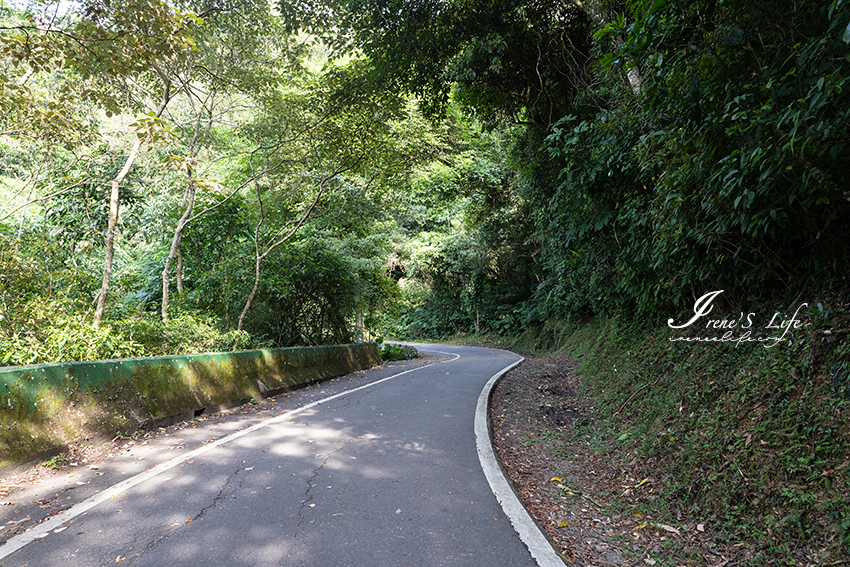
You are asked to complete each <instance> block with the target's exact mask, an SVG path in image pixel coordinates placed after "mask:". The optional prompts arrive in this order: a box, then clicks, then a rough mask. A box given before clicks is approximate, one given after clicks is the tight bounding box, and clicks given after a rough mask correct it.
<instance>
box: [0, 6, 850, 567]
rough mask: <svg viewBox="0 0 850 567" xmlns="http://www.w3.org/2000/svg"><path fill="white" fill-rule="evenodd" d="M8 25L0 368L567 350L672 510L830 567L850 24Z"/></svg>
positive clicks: (736, 13)
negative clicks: (306, 348)
mask: <svg viewBox="0 0 850 567" xmlns="http://www.w3.org/2000/svg"><path fill="white" fill-rule="evenodd" d="M0 19H2V25H0V45H2V50H0V60H2V63H3V67H2V68H3V70H4V72H3V73H2V74H0V110H2V113H0V363H2V364H6V365H16V364H29V363H37V362H48V361H57V360H79V359H96V358H112V357H125V356H142V355H153V354H172V353H178V352H182V353H186V352H199V351H205V350H231V349H242V348H256V347H265V346H289V345H317V344H327V343H340V342H349V341H352V340H357V339H359V338H361V337H362V338H366V339H371V338H378V337H385V338H393V339H406V340H413V339H415V340H426V339H436V338H444V337H448V336H450V337H454V339H455V340H464V341H472V342H475V341H479V342H481V341H486V342H491V343H497V344H501V345H508V346H511V345H512V346H515V347H517V348H522V349H526V350H532V351H546V352H551V351H555V350H561V349H565V351H566V352H568V353H571V354H573V355H574V356H577V357H580V359H581V372H582V379H583V383H584V387H585V388H586V389H587V392H588V393H592V394H593V395H594V396H596V398H597V399H598V400H599V403H598V404H597V405H596V410H597V411H599V412H602V413H604V414H606V417H605V420H604V421H602V422H595V423H605V424H606V425H605V426H604V427H603V426H601V425H598V426H597V425H595V426H594V427H597V429H594V430H593V431H592V434H593V435H594V436H597V437H598V438H600V439H607V440H609V441H611V440H613V441H614V442H615V444H616V445H618V446H620V447H621V448H622V450H624V451H625V450H629V451H638V452H639V453H640V454H642V455H645V456H647V458H652V459H656V460H657V461H658V462H661V463H663V464H664V466H667V467H669V470H670V475H671V477H670V478H671V479H672V480H671V482H670V483H668V485H667V486H668V489H669V493H670V494H671V495H674V496H675V498H676V499H677V502H680V503H681V504H682V505H683V506H690V507H692V508H693V510H694V511H695V513H699V514H702V513H705V514H708V513H710V514H712V515H714V516H717V517H719V518H725V519H726V521H727V525H728V526H729V527H730V529H734V530H737V531H739V532H740V533H742V534H745V535H747V537H749V538H750V541H753V542H755V541H759V542H764V545H763V546H762V547H760V548H759V549H762V551H763V553H764V555H763V557H764V558H768V559H764V560H763V562H764V563H765V564H769V563H770V562H771V561H778V560H779V559H778V558H781V557H784V558H785V559H784V561H786V562H787V563H788V564H794V562H795V561H796V562H797V564H800V562H802V560H801V559H798V558H795V557H794V556H793V550H794V549H796V547H795V546H798V544H799V543H800V542H804V541H812V542H816V543H814V544H813V545H816V546H817V547H818V549H817V553H819V554H821V555H820V556H819V557H821V559H822V560H823V561H827V562H828V561H832V562H833V563H834V564H839V563H836V562H841V561H845V559H846V557H847V554H848V551H849V549H850V541H848V535H847V534H848V532H850V519H848V517H847V515H846V511H845V510H844V508H843V507H842V506H841V505H840V503H841V502H846V501H847V495H848V491H847V483H848V459H850V455H848V451H847V440H848V421H847V401H848V395H849V394H848V387H850V378H848V373H850V361H848V350H847V344H848V341H847V334H846V331H847V311H846V310H847V301H848V297H850V280H848V275H849V274H848V269H847V267H848V266H850V192H848V190H847V187H848V186H850V183H848V171H850V167H848V162H850V114H848V113H850V83H848V81H850V57H848V49H850V27H848V23H850V3H848V2H846V1H844V0H831V1H828V2H819V3H816V2H806V3H800V2H790V1H781V2H771V3H754V2H748V1H744V0H728V1H720V2H718V1H715V0H697V1H687V2H686V1H678V0H653V1H649V0H627V1H616V2H615V1H608V0H599V1H593V2H586V3H585V2H581V3H579V2H575V3H564V2H556V1H552V0H540V1H536V2H532V3H526V2H519V1H514V0H506V1H504V2H498V3H492V2H483V1H479V0H469V1H464V2H453V1H452V2H443V1H433V2H432V1H429V0H424V1H419V2H408V1H402V0H326V1H321V2H310V3H305V2H300V1H290V0H281V1H280V2H277V3H275V4H274V5H270V4H268V3H267V2H259V1H253V0H249V1H247V2H242V3H239V4H238V5H232V4H226V3H224V4H222V3H218V2H215V1H213V2H192V1H189V0H186V1H180V2H176V3H167V4H163V3H159V2H157V1H155V0H119V1H111V2H101V1H100V0H84V1H83V2H80V3H75V4H71V5H67V4H65V3H58V2H45V3H31V4H27V3H5V4H2V5H0ZM713 292H718V293H717V294H716V295H715V296H712V297H711V298H710V300H709V299H705V298H707V297H708V296H707V294H711V293H713ZM702 299H705V302H704V303H703V304H702V305H703V307H705V308H706V309H707V308H708V307H709V305H710V306H711V308H712V309H713V311H711V315H709V314H708V312H707V311H706V313H705V314H704V316H702V317H700V318H699V321H697V322H695V323H693V324H691V325H685V323H686V322H687V321H688V320H689V319H690V318H691V317H692V316H693V315H694V311H695V310H696V311H700V307H699V305H700V304H699V302H700V300H702ZM804 303H805V304H806V305H805V306H803V304H804ZM798 308H799V310H798V311H795V310H797V309H798ZM774 314H777V315H778V317H779V318H778V319H776V320H774V319H773V316H774ZM710 320H715V321H718V323H717V324H716V325H715V326H711V327H709V326H706V325H707V323H708V322H709V321H710ZM669 321H674V322H675V324H674V323H670V322H669ZM773 322H775V323H776V324H777V325H779V327H778V329H777V328H772V327H770V325H771V324H772V323H773ZM783 324H784V325H785V327H783V326H782V325H783ZM745 325H746V326H745ZM675 326H678V327H679V328H673V327H675ZM786 330H787V331H788V334H787V335H785V334H783V335H782V338H783V340H782V342H777V343H776V344H774V345H767V344H765V343H764V342H758V339H760V338H769V337H770V336H773V335H772V333H776V332H779V333H780V334H782V333H784V332H785V331H786ZM727 332H730V333H731V335H730V337H732V338H735V337H741V336H742V335H746V334H747V332H749V335H747V336H749V337H750V338H752V340H753V341H756V342H746V341H744V342H738V343H735V342H730V341H729V340H727V341H725V342H720V339H722V337H723V336H725V333H727ZM758 333H761V335H759V334H758ZM695 337H701V338H703V339H706V338H710V337H714V338H715V339H718V341H716V342H705V341H702V342H699V341H696V339H695ZM670 339H678V340H676V341H671V340H670ZM786 339H787V340H786ZM387 355H388V356H391V355H392V353H390V352H389V351H388V352H387ZM0 405H2V399H0ZM760 545H761V544H760ZM788 554H791V555H790V557H789V555H788ZM769 558H773V559H769Z"/></svg>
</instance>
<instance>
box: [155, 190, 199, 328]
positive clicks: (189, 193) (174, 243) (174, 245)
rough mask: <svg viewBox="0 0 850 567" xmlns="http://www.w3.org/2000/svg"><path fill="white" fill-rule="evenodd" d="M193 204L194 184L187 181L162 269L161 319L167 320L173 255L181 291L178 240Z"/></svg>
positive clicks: (181, 236) (181, 262) (181, 256)
mask: <svg viewBox="0 0 850 567" xmlns="http://www.w3.org/2000/svg"><path fill="white" fill-rule="evenodd" d="M194 204H195V184H194V183H192V181H191V180H190V181H189V185H188V187H187V188H186V192H185V193H184V194H183V203H181V206H185V209H184V211H183V215H182V216H181V217H180V220H179V221H177V228H175V229H174V237H173V238H172V239H171V248H170V249H169V251H168V257H167V258H166V259H165V268H163V270H162V311H161V312H162V320H163V321H168V306H169V282H168V280H169V276H170V275H171V264H172V263H173V262H174V257H175V256H177V290H178V291H180V292H182V291H183V274H182V270H183V255H182V254H181V253H180V241H181V240H182V239H183V229H184V228H185V227H186V224H188V222H189V217H190V216H191V215H192V207H193V205H194Z"/></svg>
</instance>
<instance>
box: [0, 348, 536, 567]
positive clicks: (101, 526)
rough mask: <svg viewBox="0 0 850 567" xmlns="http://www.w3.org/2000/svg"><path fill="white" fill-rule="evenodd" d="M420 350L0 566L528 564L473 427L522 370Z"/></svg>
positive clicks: (154, 478) (295, 408) (281, 409)
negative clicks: (509, 371) (496, 390)
mask: <svg viewBox="0 0 850 567" xmlns="http://www.w3.org/2000/svg"><path fill="white" fill-rule="evenodd" d="M417 346H419V348H420V349H421V350H423V351H425V352H430V353H432V354H435V353H438V352H439V353H441V355H443V356H444V360H443V361H438V362H436V363H434V364H431V365H428V366H421V365H420V366H418V367H416V368H412V369H409V366H410V363H407V364H406V365H405V364H402V365H394V366H390V367H382V368H379V369H375V370H372V371H367V372H361V373H356V374H354V375H350V376H349V377H346V378H345V379H337V380H334V381H330V382H327V383H324V384H321V385H319V386H315V387H313V388H310V389H307V390H302V391H300V392H297V393H296V394H294V395H292V396H288V397H286V398H284V397H281V400H280V402H275V404H274V407H273V409H272V415H273V417H271V418H270V419H267V420H265V421H262V422H259V423H257V424H255V425H253V426H251V427H248V428H246V429H242V430H240V431H238V432H237V433H235V434H231V435H229V436H227V437H221V438H219V439H218V440H216V441H214V442H211V443H207V444H205V445H202V446H201V447H199V448H197V449H195V450H193V451H189V452H187V453H185V454H182V455H180V456H177V457H174V458H172V459H171V460H170V461H167V462H164V463H160V464H158V465H157V466H154V467H152V468H151V469H148V470H147V471H146V472H143V473H140V474H136V475H135V476H130V475H127V477H126V478H125V480H124V481H122V482H120V483H118V484H116V485H113V486H112V487H104V489H102V490H99V491H98V492H97V493H95V494H93V495H92V496H91V497H88V498H87V499H86V500H81V501H80V502H79V503H77V504H76V505H74V506H72V507H71V508H69V509H68V510H66V511H65V512H64V513H62V514H60V515H59V516H56V517H54V518H52V519H51V520H50V521H49V522H45V523H43V524H41V525H39V526H36V527H35V528H33V529H31V530H30V531H28V532H26V533H24V534H22V535H19V536H16V537H15V538H13V539H11V540H9V541H7V542H6V543H5V544H4V545H2V546H0V565H2V566H3V567H12V566H18V565H21V566H23V565H28V566H30V567H34V566H40V565H71V566H78V565H79V566H84V565H85V566H88V565H113V564H115V563H123V564H124V565H130V564H132V565H138V566H142V565H150V566H166V565H167V566H174V565H214V566H216V565H220V566H233V567H237V566H243V565H262V566H276V565H280V566H283V565H305V566H321V567H327V566H331V565H346V566H369V567H378V566H383V565H387V566H400V565H419V566H437V565H458V566H464V567H471V566H482V567H483V566H487V567H493V566H502V565H504V566H510V567H522V566H533V565H536V564H537V562H536V561H535V560H534V558H533V557H532V555H531V554H530V552H529V550H528V549H527V548H526V546H525V544H523V542H522V541H521V540H520V538H519V537H518V535H517V532H516V531H515V530H514V528H513V526H512V525H511V521H510V520H509V519H508V517H507V516H506V515H505V513H504V512H503V510H502V507H501V506H500V504H499V502H497V500H496V498H495V497H494V494H493V490H491V487H490V484H488V481H487V478H485V474H484V471H483V470H482V463H483V462H484V459H482V462H479V454H478V448H477V447H476V437H475V425H474V420H475V413H476V406H477V405H478V401H479V395H480V394H481V392H482V388H484V387H485V384H487V383H488V381H489V380H490V379H491V378H492V377H494V376H495V375H496V374H498V373H499V372H500V371H503V370H504V369H505V368H507V367H510V366H512V365H514V364H515V363H517V362H518V361H519V360H520V358H519V357H518V356H516V355H514V354H512V353H509V352H505V351H499V350H493V349H481V348H472V347H459V346H449V345H417ZM406 369H407V370H406ZM480 412H481V410H480V409H479V413H480ZM266 413H268V412H266ZM263 417H265V416H263ZM480 433H481V431H480V424H479V434H480ZM210 435H211V437H210V438H214V437H215V435H213V434H212V433H210ZM202 443H203V441H202ZM172 455H173V453H170V454H168V455H167V456H169V457H171V456H172ZM155 457H156V458H158V459H162V458H163V457H162V453H161V452H160V453H159V454H157V455H156V456H155ZM485 468H486V467H485ZM490 474H491V473H488V475H490Z"/></svg>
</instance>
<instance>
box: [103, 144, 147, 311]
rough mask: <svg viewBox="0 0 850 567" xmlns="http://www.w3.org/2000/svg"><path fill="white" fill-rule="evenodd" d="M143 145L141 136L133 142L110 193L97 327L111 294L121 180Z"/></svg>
mask: <svg viewBox="0 0 850 567" xmlns="http://www.w3.org/2000/svg"><path fill="white" fill-rule="evenodd" d="M141 147H142V139H141V138H139V139H137V140H136V142H135V143H134V144H133V148H132V149H131V150H130V155H129V156H127V160H126V161H125V162H124V167H123V168H122V169H121V171H120V172H119V173H118V176H117V177H116V178H115V179H113V180H112V192H111V193H110V195H109V224H108V226H107V228H106V262H105V263H104V266H103V283H102V284H101V286H100V293H99V294H98V296H97V308H96V309H95V311H94V321H92V324H93V325H94V326H95V327H100V322H101V320H102V319H103V311H104V309H105V308H106V297H107V296H108V295H109V281H110V279H111V278H112V259H113V258H114V256H115V225H116V224H118V195H119V192H118V191H119V188H120V187H121V182H123V181H124V178H125V177H127V174H128V173H129V172H130V168H131V167H133V162H135V161H136V157H137V156H138V155H139V149H140V148H141Z"/></svg>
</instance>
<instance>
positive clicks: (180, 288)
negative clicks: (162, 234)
mask: <svg viewBox="0 0 850 567" xmlns="http://www.w3.org/2000/svg"><path fill="white" fill-rule="evenodd" d="M182 242H183V235H182V234H181V235H180V242H178V243H177V274H175V275H176V276H177V293H179V294H180V295H183V250H181V249H180V244H181V243H182Z"/></svg>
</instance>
